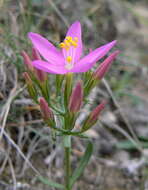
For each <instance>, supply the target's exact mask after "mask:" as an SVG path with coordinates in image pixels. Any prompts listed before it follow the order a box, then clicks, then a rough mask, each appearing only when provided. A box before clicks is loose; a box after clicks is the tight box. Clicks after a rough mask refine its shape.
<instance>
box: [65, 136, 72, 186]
mask: <svg viewBox="0 0 148 190" xmlns="http://www.w3.org/2000/svg"><path fill="white" fill-rule="evenodd" d="M70 153H71V136H65V137H64V170H65V189H64V190H71V188H70V176H71V163H70Z"/></svg>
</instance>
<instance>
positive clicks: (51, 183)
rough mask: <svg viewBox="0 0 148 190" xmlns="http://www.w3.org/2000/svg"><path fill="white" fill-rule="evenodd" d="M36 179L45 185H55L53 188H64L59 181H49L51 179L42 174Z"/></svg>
mask: <svg viewBox="0 0 148 190" xmlns="http://www.w3.org/2000/svg"><path fill="white" fill-rule="evenodd" d="M38 179H39V180H40V181H41V182H42V183H44V184H45V185H48V186H50V187H55V188H59V189H64V186H63V185H61V184H59V183H56V182H54V181H51V180H48V179H46V178H44V177H42V176H39V177H38Z"/></svg>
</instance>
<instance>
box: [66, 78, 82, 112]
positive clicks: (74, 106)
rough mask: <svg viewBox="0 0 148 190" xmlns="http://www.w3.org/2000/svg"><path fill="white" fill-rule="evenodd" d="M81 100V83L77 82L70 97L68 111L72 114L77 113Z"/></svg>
mask: <svg viewBox="0 0 148 190" xmlns="http://www.w3.org/2000/svg"><path fill="white" fill-rule="evenodd" d="M82 100H83V88H82V83H81V82H80V81H78V83H77V84H76V86H75V88H74V89H73V91H72V94H71V96H70V101H69V105H68V108H69V111H70V112H72V113H76V112H78V111H79V110H80V108H81V105H82Z"/></svg>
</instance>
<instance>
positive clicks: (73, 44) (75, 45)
mask: <svg viewBox="0 0 148 190" xmlns="http://www.w3.org/2000/svg"><path fill="white" fill-rule="evenodd" d="M70 43H71V45H72V46H74V47H77V45H78V44H77V43H76V42H75V41H73V40H72V41H71V42H70Z"/></svg>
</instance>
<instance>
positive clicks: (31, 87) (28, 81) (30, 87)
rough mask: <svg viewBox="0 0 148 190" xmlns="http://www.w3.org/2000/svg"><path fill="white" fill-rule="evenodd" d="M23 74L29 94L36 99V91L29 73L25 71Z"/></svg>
mask: <svg viewBox="0 0 148 190" xmlns="http://www.w3.org/2000/svg"><path fill="white" fill-rule="evenodd" d="M23 76H24V78H25V81H26V84H27V88H28V92H29V94H30V96H31V97H32V99H33V100H35V101H37V91H36V89H35V87H34V85H33V83H32V80H31V78H30V76H29V74H28V73H27V72H24V73H23Z"/></svg>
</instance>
